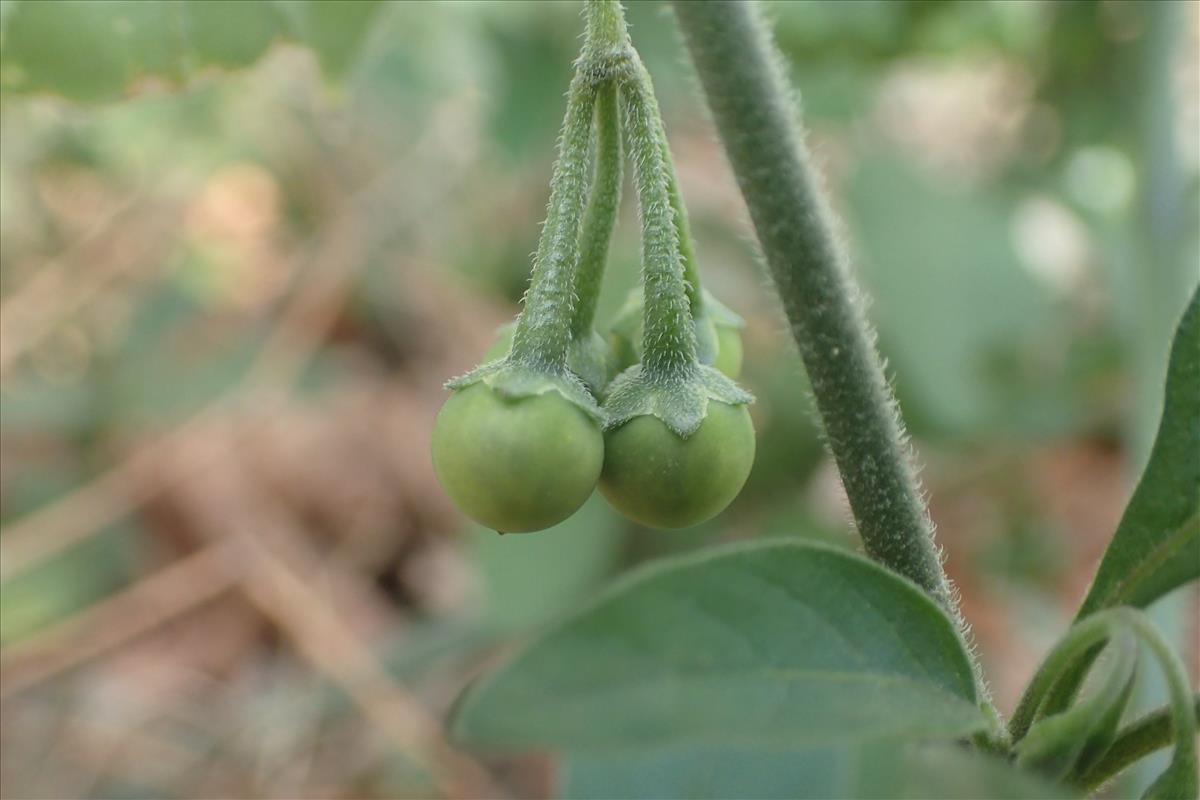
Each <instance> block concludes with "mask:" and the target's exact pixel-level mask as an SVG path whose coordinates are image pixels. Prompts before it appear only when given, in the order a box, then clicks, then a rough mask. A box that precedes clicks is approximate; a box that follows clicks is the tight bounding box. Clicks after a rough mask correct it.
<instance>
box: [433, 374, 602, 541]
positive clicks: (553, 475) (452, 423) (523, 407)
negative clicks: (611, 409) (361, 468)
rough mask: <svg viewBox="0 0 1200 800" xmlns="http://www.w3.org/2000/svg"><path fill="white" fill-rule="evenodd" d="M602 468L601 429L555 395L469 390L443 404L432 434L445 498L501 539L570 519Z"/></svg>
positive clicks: (474, 387) (482, 387) (480, 386)
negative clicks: (503, 535) (512, 395)
mask: <svg viewBox="0 0 1200 800" xmlns="http://www.w3.org/2000/svg"><path fill="white" fill-rule="evenodd" d="M603 463H604V438H603V435H602V434H601V432H600V426H599V425H598V424H597V422H596V421H595V420H594V419H592V418H591V417H589V416H588V415H587V414H586V413H585V412H584V411H583V410H582V409H580V408H579V407H578V406H577V405H575V404H574V403H572V402H571V401H569V400H567V399H566V398H565V397H563V396H562V395H561V394H559V393H557V392H554V391H549V392H545V393H544V394H539V395H534V396H532V397H520V398H515V399H512V398H507V397H504V396H502V395H500V394H499V393H497V392H496V391H495V390H493V389H492V388H491V387H490V386H488V385H487V384H486V383H484V382H482V381H480V382H478V383H473V384H471V385H469V386H467V387H465V388H463V389H460V390H458V391H456V392H454V394H452V395H451V396H450V399H449V400H447V401H446V404H445V405H444V406H442V410H441V411H440V412H439V413H438V416H437V421H436V422H435V423H434V426H433V466H434V470H435V471H436V473H437V476H438V480H439V481H440V482H441V484H442V486H443V488H445V490H446V493H447V494H448V495H450V498H451V499H452V500H453V501H454V502H455V504H456V505H457V506H458V507H459V508H460V509H461V510H462V511H463V512H464V513H466V514H467V515H468V516H469V517H471V518H472V519H474V520H475V521H476V522H479V523H480V524H482V525H486V526H487V527H489V528H492V529H494V530H497V531H500V532H502V533H516V532H524V531H536V530H541V529H543V528H549V527H550V526H551V525H556V524H557V523H559V522H562V521H563V520H565V519H566V518H567V517H569V516H571V515H572V514H574V513H575V512H576V511H577V510H578V509H579V507H580V506H582V505H583V503H584V501H585V500H587V499H588V497H589V496H590V495H591V494H592V490H593V489H595V488H596V481H597V480H598V479H599V477H600V470H601V467H602V466H603Z"/></svg>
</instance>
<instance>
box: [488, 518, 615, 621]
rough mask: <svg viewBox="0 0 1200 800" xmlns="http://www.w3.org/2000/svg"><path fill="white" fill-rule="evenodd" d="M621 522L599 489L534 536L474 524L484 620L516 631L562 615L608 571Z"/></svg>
mask: <svg viewBox="0 0 1200 800" xmlns="http://www.w3.org/2000/svg"><path fill="white" fill-rule="evenodd" d="M624 528H625V526H624V524H623V522H622V521H621V520H620V519H619V518H618V517H617V515H616V514H615V513H613V512H612V511H611V510H610V509H609V508H608V506H607V505H606V504H605V503H604V501H603V500H602V499H601V498H600V496H599V494H595V495H592V497H591V499H589V500H588V501H587V502H586V503H585V504H584V505H583V508H581V509H579V511H578V512H577V513H576V514H574V515H573V516H572V517H571V518H570V519H568V520H566V521H565V522H562V523H560V524H558V525H555V526H554V527H553V528H551V529H549V530H547V531H543V532H541V533H538V534H537V535H533V536H525V535H521V534H513V535H508V536H500V535H498V534H497V533H496V532H495V531H491V530H486V529H484V528H481V527H478V526H473V527H472V530H471V534H470V539H469V541H470V547H471V551H472V555H473V559H474V562H475V564H476V566H477V568H478V570H479V572H480V574H481V577H482V579H483V585H484V591H485V595H486V601H485V606H486V609H487V615H488V622H489V624H490V625H491V626H492V627H493V628H494V629H498V630H501V631H520V630H526V629H528V628H531V627H533V626H535V625H540V624H542V623H545V622H547V621H550V620H553V619H557V618H559V617H561V616H562V615H563V614H564V613H565V612H566V611H567V610H568V609H572V608H574V607H575V606H576V605H577V604H578V602H579V601H580V600H581V599H583V597H584V596H585V595H586V593H587V592H589V591H591V590H593V589H595V588H596V586H597V585H598V584H599V583H600V581H601V580H603V579H604V578H605V577H606V576H608V575H609V574H611V573H612V571H613V569H614V568H615V566H616V563H617V559H618V556H619V551H620V545H621V535H622V532H623V530H624Z"/></svg>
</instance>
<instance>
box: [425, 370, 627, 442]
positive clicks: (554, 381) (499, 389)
mask: <svg viewBox="0 0 1200 800" xmlns="http://www.w3.org/2000/svg"><path fill="white" fill-rule="evenodd" d="M481 381H482V382H483V383H485V384H487V385H488V386H489V387H491V388H492V390H493V391H495V392H496V393H497V394H499V395H501V396H502V397H507V398H511V399H513V400H516V399H518V398H521V397H536V396H537V395H541V394H546V393H547V392H558V393H559V394H560V395H562V396H563V397H565V398H566V399H567V400H569V401H570V402H571V403H574V404H575V405H576V406H578V407H579V408H580V410H582V411H583V412H584V413H586V414H587V415H588V416H590V417H592V418H593V419H594V420H596V422H598V423H599V424H600V425H601V426H603V425H604V424H605V420H606V415H605V412H604V410H603V409H602V408H600V405H599V404H598V403H597V402H596V398H595V397H593V396H592V393H591V392H590V391H588V387H587V386H585V385H584V383H583V381H581V380H580V379H579V377H578V376H577V375H576V374H575V373H573V372H571V370H569V369H567V368H565V367H563V368H562V369H561V370H558V371H555V370H548V369H539V368H536V367H531V366H528V365H526V364H521V363H518V362H515V361H513V360H512V358H511V357H505V358H500V359H497V360H495V361H488V362H486V363H484V364H480V365H479V366H477V367H475V369H473V370H471V371H470V372H468V373H466V374H465V375H461V376H459V377H457V378H454V379H452V380H449V381H447V382H446V388H447V389H453V390H456V391H457V390H459V389H464V388H466V387H468V386H470V385H471V384H473V383H479V382H481Z"/></svg>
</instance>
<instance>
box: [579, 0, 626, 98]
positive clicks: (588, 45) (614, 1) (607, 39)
mask: <svg viewBox="0 0 1200 800" xmlns="http://www.w3.org/2000/svg"><path fill="white" fill-rule="evenodd" d="M584 14H585V16H586V18H587V32H586V33H585V34H584V35H585V37H586V38H585V39H584V43H583V53H582V54H581V63H582V64H584V65H586V66H587V68H588V69H589V70H590V71H591V72H592V79H593V80H596V81H600V80H605V79H606V78H608V77H611V74H610V69H611V65H612V64H613V63H614V62H617V61H621V60H623V59H624V57H625V56H626V55H627V52H626V51H627V50H628V46H629V32H628V31H627V30H626V28H625V11H624V9H622V8H621V3H620V0H587V1H586V3H585V4H584ZM597 73H600V74H597Z"/></svg>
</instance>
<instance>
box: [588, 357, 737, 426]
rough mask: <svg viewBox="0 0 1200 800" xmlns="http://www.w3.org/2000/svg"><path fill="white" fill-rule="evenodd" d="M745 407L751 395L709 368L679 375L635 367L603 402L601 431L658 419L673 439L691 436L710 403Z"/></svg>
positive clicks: (617, 381)
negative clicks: (633, 421) (636, 419)
mask: <svg viewBox="0 0 1200 800" xmlns="http://www.w3.org/2000/svg"><path fill="white" fill-rule="evenodd" d="M714 400H715V401H717V402H719V403H726V404H728V405H747V404H749V403H753V402H754V395H752V394H750V393H749V392H747V391H746V390H745V389H742V388H741V387H740V386H738V385H737V384H736V383H734V382H733V381H732V380H730V379H729V378H728V377H726V376H725V375H723V374H722V373H721V372H719V371H718V370H716V369H715V368H713V367H710V366H706V365H703V364H695V365H694V366H693V368H692V369H691V370H689V371H688V372H686V373H683V374H679V375H667V376H664V375H662V374H657V373H655V372H654V371H653V370H649V369H647V368H646V365H645V364H644V363H643V364H635V365H634V366H632V367H630V368H629V369H627V370H625V371H624V372H622V373H621V374H620V375H618V376H617V377H616V378H615V379H614V380H613V382H612V383H611V384H610V385H609V387H608V397H607V398H606V399H605V401H604V412H605V416H606V420H605V423H604V429H605V430H606V431H608V430H613V429H614V428H617V427H619V426H621V425H622V424H624V423H626V422H628V421H629V420H631V419H633V418H634V417H640V416H653V417H658V418H659V419H661V420H662V421H663V422H664V423H666V425H667V427H668V428H670V429H671V430H672V431H674V432H675V433H676V434H677V435H679V436H682V437H684V438H687V437H688V436H691V435H692V434H693V433H695V431H696V429H697V428H699V427H700V423H701V422H703V421H704V417H705V415H706V414H707V413H708V405H709V402H710V401H714Z"/></svg>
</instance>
